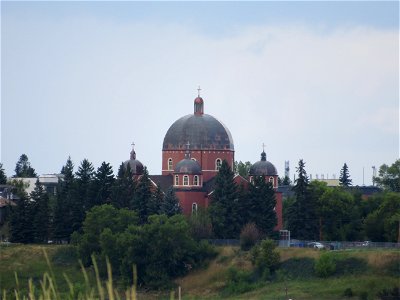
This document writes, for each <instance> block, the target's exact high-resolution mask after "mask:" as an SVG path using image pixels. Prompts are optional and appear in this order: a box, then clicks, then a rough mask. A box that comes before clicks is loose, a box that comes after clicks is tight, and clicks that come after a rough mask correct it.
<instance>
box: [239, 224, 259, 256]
mask: <svg viewBox="0 0 400 300" xmlns="http://www.w3.org/2000/svg"><path fill="white" fill-rule="evenodd" d="M259 238H260V232H259V230H258V228H257V226H256V224H255V223H248V224H246V225H245V226H244V227H243V229H242V231H241V233H240V248H241V249H242V250H245V251H247V250H250V249H251V248H252V247H253V246H254V245H255V244H256V243H257V241H258V240H259Z"/></svg>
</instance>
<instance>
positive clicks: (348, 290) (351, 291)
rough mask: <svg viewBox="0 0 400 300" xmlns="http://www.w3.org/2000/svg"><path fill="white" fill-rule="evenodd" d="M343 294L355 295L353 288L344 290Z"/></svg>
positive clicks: (346, 295)
mask: <svg viewBox="0 0 400 300" xmlns="http://www.w3.org/2000/svg"><path fill="white" fill-rule="evenodd" d="M343 296H345V297H353V296H354V294H353V290H352V289H351V288H347V289H345V290H344V292H343Z"/></svg>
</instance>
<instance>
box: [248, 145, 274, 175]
mask: <svg viewBox="0 0 400 300" xmlns="http://www.w3.org/2000/svg"><path fill="white" fill-rule="evenodd" d="M249 175H250V176H267V175H268V176H269V175H278V172H277V170H276V168H275V166H274V165H273V164H272V163H271V162H269V161H267V155H266V154H265V152H264V151H263V152H262V153H261V160H260V161H258V162H256V163H254V164H253V165H252V166H251V167H250V171H249Z"/></svg>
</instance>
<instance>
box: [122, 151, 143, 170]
mask: <svg viewBox="0 0 400 300" xmlns="http://www.w3.org/2000/svg"><path fill="white" fill-rule="evenodd" d="M134 147H135V144H134V143H132V150H131V153H130V158H129V160H127V161H125V162H124V167H125V168H126V167H127V165H128V164H129V167H130V168H131V172H132V174H133V175H142V174H143V170H144V167H143V164H142V163H141V162H140V161H138V160H137V159H136V152H135V148H134Z"/></svg>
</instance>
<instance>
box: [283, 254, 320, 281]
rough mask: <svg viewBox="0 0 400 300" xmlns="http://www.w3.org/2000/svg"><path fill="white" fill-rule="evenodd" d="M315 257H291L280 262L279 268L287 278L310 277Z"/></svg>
mask: <svg viewBox="0 0 400 300" xmlns="http://www.w3.org/2000/svg"><path fill="white" fill-rule="evenodd" d="M314 267H315V259H313V258H310V257H293V258H290V259H288V260H286V261H284V262H282V263H281V264H280V267H279V270H281V272H282V273H283V274H284V275H285V276H286V277H288V278H293V279H295V278H311V277H313V276H314Z"/></svg>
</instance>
